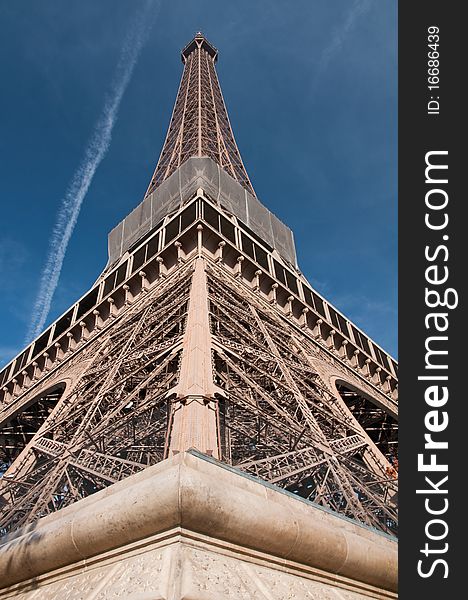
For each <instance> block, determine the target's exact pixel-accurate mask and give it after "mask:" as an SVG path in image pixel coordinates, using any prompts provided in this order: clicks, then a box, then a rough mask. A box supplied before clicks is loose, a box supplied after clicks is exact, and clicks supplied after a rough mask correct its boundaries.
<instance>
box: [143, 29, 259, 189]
mask: <svg viewBox="0 0 468 600" xmlns="http://www.w3.org/2000/svg"><path fill="white" fill-rule="evenodd" d="M181 55H182V62H183V64H184V72H183V74H182V79H181V82H180V86H179V91H178V93H177V98H176V101H175V105H174V110H173V113H172V118H171V122H170V124H169V129H168V131H167V135H166V140H165V142H164V146H163V149H162V151H161V156H160V157H159V161H158V164H157V165H156V169H155V171H154V173H153V177H152V178H151V182H150V184H149V186H148V189H147V191H146V196H149V195H150V194H151V193H152V192H153V191H154V190H155V189H156V188H157V187H158V186H159V185H160V184H161V183H162V182H163V181H165V180H166V179H167V178H168V177H170V176H171V175H172V174H173V173H174V172H175V171H176V170H177V169H178V168H179V167H180V166H181V165H182V164H183V163H185V162H186V161H187V160H188V159H189V158H194V157H196V158H203V157H208V158H211V159H212V160H214V161H215V162H216V163H217V164H218V165H219V166H220V167H221V168H222V169H223V170H224V171H226V173H228V174H229V175H230V176H231V177H232V178H233V179H235V180H236V181H237V182H238V183H240V184H241V185H242V187H243V188H244V189H246V190H247V191H248V192H250V193H251V194H252V195H253V196H255V195H256V194H255V192H254V189H253V187H252V184H251V182H250V179H249V176H248V175H247V171H246V170H245V167H244V164H243V162H242V159H241V156H240V153H239V149H238V148H237V144H236V141H235V139H234V134H233V132H232V128H231V124H230V122H229V117H228V114H227V110H226V105H225V103H224V98H223V94H222V92H221V88H220V85H219V81H218V75H217V73H216V69H215V63H216V61H217V58H218V51H217V49H216V48H215V47H214V46H213V45H212V44H210V42H208V40H207V39H206V38H205V36H204V35H203V34H202V33H200V32H199V33H197V34H196V35H195V37H194V38H193V40H192V41H191V42H189V43H188V44H187V46H185V48H184V49H183V50H182V54H181ZM146 196H145V197H146Z"/></svg>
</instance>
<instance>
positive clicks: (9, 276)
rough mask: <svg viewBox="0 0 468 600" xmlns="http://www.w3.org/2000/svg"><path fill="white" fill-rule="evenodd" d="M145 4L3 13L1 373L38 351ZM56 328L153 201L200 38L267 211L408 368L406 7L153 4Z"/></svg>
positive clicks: (22, 8) (343, 306) (76, 244)
mask: <svg viewBox="0 0 468 600" xmlns="http://www.w3.org/2000/svg"><path fill="white" fill-rule="evenodd" d="M144 4H145V0H133V1H132V2H129V1H124V0H100V1H99V2H96V1H95V0H80V2H71V1H67V2H65V1H63V0H41V2H37V1H35V0H22V1H21V2H2V3H1V4H0V55H1V56H2V60H1V61H0V81H2V93H1V94H0V203H1V224H2V226H1V227H0V290H1V294H0V365H1V364H4V363H6V362H8V361H9V360H10V359H11V358H12V357H13V356H14V355H15V354H17V353H18V352H19V351H20V350H21V349H22V347H23V345H24V340H25V337H26V335H27V331H28V328H29V327H30V324H31V322H32V317H33V315H32V309H33V308H32V307H33V304H34V302H35V299H36V295H37V293H38V289H39V281H40V276H41V271H42V269H43V267H44V263H45V260H46V257H47V252H48V242H49V238H50V236H51V233H52V229H53V227H54V223H55V219H56V216H57V211H58V209H59V205H60V201H61V200H62V198H63V196H64V194H65V192H66V190H67V187H68V186H69V184H70V181H71V179H72V177H73V175H74V173H75V171H76V169H77V168H78V166H79V164H80V161H81V159H82V157H83V154H84V151H85V148H86V146H87V142H88V140H89V139H90V137H91V136H92V133H93V130H94V127H95V125H96V122H97V120H98V118H99V115H100V114H101V111H102V108H103V105H104V102H105V98H106V94H107V93H108V92H109V90H110V88H111V85H112V81H113V77H114V74H115V70H116V66H117V63H118V61H119V56H120V53H121V49H122V44H123V40H124V39H125V37H126V35H127V33H128V29H129V26H130V25H129V24H130V23H131V22H132V21H133V20H134V18H135V16H136V15H137V13H138V12H139V11H141V10H142V7H143V5H144ZM153 4H154V10H155V13H156V19H155V23H154V26H153V27H152V30H151V32H150V34H149V38H148V40H147V42H146V43H145V45H144V47H143V49H142V51H141V54H140V56H139V60H138V63H137V64H136V67H135V69H134V72H133V76H132V78H131V80H130V82H129V85H128V87H127V89H126V92H125V94H124V96H123V98H122V101H121V104H120V108H119V112H118V119H117V121H116V123H115V126H114V128H113V132H112V140H111V143H110V147H109V150H108V152H107V154H106V156H105V157H104V159H103V161H102V163H101V164H100V166H99V168H98V169H97V171H96V174H95V176H94V179H93V181H92V183H91V186H90V188H89V191H88V193H87V195H86V197H85V199H84V202H83V205H82V209H81V213H80V216H79V219H78V222H77V224H76V228H75V230H74V233H73V236H72V238H71V241H70V244H69V246H68V251H67V254H66V257H65V261H64V264H63V269H62V273H61V277H60V280H59V285H58V287H57V290H56V292H55V295H54V298H53V302H52V307H51V311H50V314H49V319H48V322H50V321H52V320H54V319H55V318H56V317H57V316H59V315H60V314H61V313H62V312H63V311H65V310H66V309H67V308H68V307H69V306H70V304H72V303H73V302H74V301H75V300H76V299H77V298H79V297H80V296H81V295H82V294H83V293H84V292H85V291H86V290H87V289H88V288H89V287H90V286H91V285H92V284H93V282H94V281H95V279H96V278H97V276H98V275H99V273H100V272H101V270H102V268H103V267H104V265H105V263H106V258H107V233H108V232H109V231H110V230H111V229H112V228H113V227H114V226H115V225H116V224H117V223H118V222H119V221H120V220H121V219H122V218H123V217H125V215H126V214H128V213H129V212H130V211H131V210H132V208H134V207H135V206H136V205H137V204H138V203H139V202H140V201H141V199H142V197H143V195H144V193H145V190H146V187H147V185H148V182H149V179H150V178H151V175H152V172H153V169H154V166H155V164H156V162H157V159H158V156H159V152H160V150H161V146H162V143H163V140H164V136H165V133H166V129H167V126H168V123H169V119H170V115H171V111H172V107H173V103H174V99H175V95H176V92H177V87H178V84H179V80H180V75H181V72H182V64H181V62H180V56H179V53H180V49H181V48H182V47H183V46H184V45H185V44H186V43H187V42H188V41H189V40H190V39H191V38H192V37H193V34H194V33H195V32H196V31H197V30H201V31H203V33H204V34H205V35H206V36H207V38H208V39H209V40H210V41H211V42H212V43H213V44H214V45H215V46H217V48H218V49H219V52H220V56H219V61H218V65H217V67H218V74H219V78H220V82H221V86H222V89H223V93H224V97H225V100H226V104H227V107H228V111H229V115H230V119H231V123H232V126H233V129H234V134H235V136H236V139H237V143H238V145H239V148H240V151H241V154H242V157H243V160H244V163H245V165H246V168H247V171H248V173H249V176H250V178H251V180H252V183H253V185H254V188H255V190H256V192H257V195H258V197H259V198H260V199H261V200H262V202H263V203H264V204H266V205H267V206H268V207H269V208H270V210H272V211H273V212H274V213H276V214H277V215H278V216H279V217H280V218H281V219H282V220H283V221H284V222H285V223H286V224H288V225H289V226H290V227H291V228H292V229H293V231H294V234H295V240H296V246H297V253H298V260H299V265H300V268H301V270H302V271H303V273H304V274H305V275H306V277H307V278H308V279H309V281H310V282H311V283H312V285H313V286H314V287H315V288H316V289H317V290H318V291H319V292H321V293H322V294H323V295H324V296H325V297H326V298H327V299H328V300H330V301H331V302H332V303H333V304H335V305H336V306H337V307H338V308H339V309H340V310H342V311H343V312H344V313H345V314H346V315H347V316H348V317H349V318H351V319H352V320H353V321H355V322H356V323H357V324H358V325H359V326H360V327H361V328H362V329H364V331H366V332H367V333H368V334H369V335H370V336H371V337H372V338H373V339H375V341H376V342H378V343H379V344H380V345H382V346H383V347H384V348H385V349H386V350H388V351H389V352H390V353H391V354H393V355H395V356H396V354H397V40H396V37H397V30H396V27H397V9H396V1H392V0H390V1H388V2H377V0H333V1H330V0H296V1H295V2H289V3H287V2H280V1H278V0H268V1H265V0H256V1H255V2H252V1H251V0H237V1H236V2H219V0H218V1H208V0H199V1H197V2H193V1H189V0H183V1H179V2H168V1H167V0H162V2H159V0H153Z"/></svg>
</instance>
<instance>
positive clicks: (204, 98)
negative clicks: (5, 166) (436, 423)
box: [0, 34, 398, 533]
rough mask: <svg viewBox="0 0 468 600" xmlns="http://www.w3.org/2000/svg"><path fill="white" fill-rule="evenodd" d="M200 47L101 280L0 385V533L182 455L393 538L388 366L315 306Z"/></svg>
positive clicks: (317, 300)
mask: <svg viewBox="0 0 468 600" xmlns="http://www.w3.org/2000/svg"><path fill="white" fill-rule="evenodd" d="M216 58H217V51H216V49H215V48H214V47H213V46H212V45H211V44H210V43H209V42H208V41H207V40H206V39H205V38H204V37H203V36H202V35H201V34H197V35H196V36H195V38H194V39H193V40H192V42H190V44H188V46H186V47H185V48H184V50H183V52H182V59H183V62H184V73H183V75H182V82H181V85H180V88H179V92H178V95H177V99H176V103H175V108H174V113H173V116H172V120H171V123H170V127H169V131H168V134H167V137H166V141H165V144H164V147H163V150H162V153H161V157H160V159H159V162H158V165H157V167H156V170H155V172H154V175H153V177H152V180H151V183H150V186H149V188H148V191H147V193H146V195H145V198H144V200H143V202H142V203H141V204H140V205H139V206H138V207H137V208H136V209H135V211H133V212H132V213H131V214H130V215H129V216H128V217H126V219H124V221H123V222H122V223H121V224H120V225H119V226H118V227H117V228H116V229H115V230H114V231H113V232H111V234H110V235H109V262H108V264H107V265H106V267H105V269H104V271H103V273H102V274H101V276H100V277H99V279H98V280H97V282H96V284H95V285H94V286H93V288H92V289H91V290H89V291H88V292H87V293H86V294H85V295H84V296H83V297H82V298H80V299H79V300H78V301H77V302H76V303H75V304H74V305H73V306H72V307H71V308H70V309H69V310H68V311H67V312H66V313H65V314H64V315H62V317H60V318H59V319H57V321H55V322H54V323H53V324H52V325H51V326H50V327H49V328H48V329H47V330H46V331H45V332H44V333H43V334H42V335H41V336H39V337H38V338H37V339H36V340H34V342H32V343H31V344H30V346H28V347H27V348H25V349H24V351H23V352H21V353H20V354H19V355H18V356H17V357H16V358H15V359H14V360H13V361H12V362H11V363H10V364H9V365H7V367H6V368H5V369H3V371H2V372H1V373H0V441H1V449H0V461H1V463H2V464H3V467H2V471H3V472H4V473H3V476H2V477H1V479H0V530H1V531H2V533H7V532H10V531H12V530H16V529H17V528H19V527H22V526H24V525H27V524H30V523H33V522H35V521H36V520H37V519H38V518H40V517H42V516H44V515H47V514H49V513H51V512H53V511H57V510H60V509H61V508H63V507H66V506H68V505H70V504H72V503H74V502H76V501H77V500H79V499H81V498H84V497H86V496H89V495H91V494H93V493H94V492H96V491H97V490H100V489H102V488H104V487H107V486H110V485H112V484H113V483H115V482H117V481H119V480H121V479H124V478H126V477H128V476H129V475H131V474H133V473H136V472H137V471H141V470H143V469H145V468H147V467H148V466H150V465H154V464H156V463H158V462H160V461H163V460H165V459H166V458H168V457H171V456H174V455H176V454H178V453H179V452H182V451H185V450H187V449H189V448H195V449H197V450H199V451H200V452H203V453H204V454H207V455H209V456H212V457H213V458H215V459H218V460H220V461H223V462H224V463H227V464H228V465H231V466H232V467H234V468H236V469H239V470H241V471H244V472H245V473H248V474H251V475H252V476H255V477H258V478H261V479H262V480H265V481H267V482H270V483H271V484H274V485H275V486H279V487H281V488H284V489H285V490H288V491H289V492H291V493H293V494H296V495H298V496H300V497H302V498H304V499H307V500H310V501H313V502H315V503H317V504H319V505H322V506H324V507H327V508H329V509H331V510H333V511H336V512H338V513H340V514H342V515H344V516H347V517H349V518H351V519H355V520H357V521H359V522H361V523H365V524H367V525H369V526H371V527H375V528H377V529H379V530H382V531H385V532H389V533H395V531H396V527H397V510H396V498H397V483H396V481H397V470H398V467H397V465H398V463H397V413H398V399H397V395H398V385H397V364H396V362H395V361H394V360H393V359H392V358H391V357H390V356H389V355H388V354H387V353H386V352H385V351H384V350H383V349H382V348H380V347H379V346H378V345H377V344H375V342H373V341H372V340H371V339H369V337H368V336H366V335H365V334H364V333H363V332H362V331H361V330H359V328H358V327H357V326H356V325H354V324H353V323H352V322H351V321H349V319H347V318H346V317H345V316H344V315H343V314H341V313H340V312H339V311H338V310H337V309H336V308H334V307H333V306H332V305H331V304H330V303H329V302H327V301H326V300H325V299H324V298H323V297H321V296H320V295H319V294H318V293H317V292H316V291H315V290H314V289H313V288H312V287H311V286H310V284H309V283H308V282H307V280H306V279H305V278H304V276H303V275H302V274H301V272H300V271H299V269H298V267H297V263H296V258H295V251H294V243H293V241H292V234H291V232H290V230H289V229H288V228H287V227H286V226H285V225H284V224H282V223H281V221H279V219H277V218H276V217H275V216H274V215H273V214H272V213H271V212H270V211H269V210H268V209H267V208H266V207H265V206H264V205H263V204H261V202H260V201H259V200H258V198H257V197H256V195H255V194H254V192H253V188H252V186H251V184H250V181H249V178H248V176H247V173H246V171H245V168H244V166H243V164H242V160H241V158H240V154H239V151H238V149H237V146H236V143H235V140H234V137H233V134H232V130H231V126H230V124H229V120H228V117H227V112H226V108H225V105H224V101H223V98H222V94H221V91H220V87H219V83H218V79H217V75H216V71H215V66H214V65H215V61H216Z"/></svg>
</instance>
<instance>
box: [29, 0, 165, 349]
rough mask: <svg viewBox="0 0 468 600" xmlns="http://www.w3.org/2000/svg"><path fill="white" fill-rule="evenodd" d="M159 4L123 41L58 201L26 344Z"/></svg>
mask: <svg viewBox="0 0 468 600" xmlns="http://www.w3.org/2000/svg"><path fill="white" fill-rule="evenodd" d="M160 5H161V0H146V1H145V3H144V5H143V7H142V9H141V10H140V11H139V12H138V14H137V16H136V17H135V19H134V22H133V23H132V25H131V27H130V30H129V32H128V34H127V36H126V38H125V40H124V45H123V47H122V50H121V53H120V58H119V62H118V64H117V68H116V72H115V75H114V78H113V80H112V83H111V88H110V90H109V92H108V93H107V94H106V98H105V102H104V108H103V110H102V113H101V115H100V117H99V119H98V121H97V123H96V126H95V128H94V131H93V133H92V135H91V138H90V140H89V142H88V145H87V147H86V150H85V153H84V157H83V158H82V160H81V163H80V165H79V166H78V169H77V170H76V172H75V174H74V175H73V177H72V180H71V182H70V184H69V186H68V188H67V190H66V192H65V196H64V197H63V199H62V200H61V202H60V208H59V211H58V214H57V220H56V223H55V226H54V228H53V230H52V235H51V237H50V240H49V250H48V254H47V259H46V263H45V265H44V268H43V270H42V273H41V278H40V283H39V291H38V293H37V297H36V300H35V302H34V306H33V314H32V321H31V323H30V326H29V329H28V334H27V338H26V343H28V342H29V341H31V340H32V339H34V338H35V337H36V336H37V335H39V333H41V331H42V329H43V328H44V324H45V322H46V319H47V316H48V314H49V310H50V305H51V303H52V298H53V296H54V293H55V290H56V288H57V284H58V281H59V277H60V272H61V270H62V265H63V260H64V258H65V253H66V251H67V247H68V243H69V241H70V238H71V236H72V233H73V230H74V228H75V225H76V221H77V219H78V215H79V214H80V209H81V205H82V203H83V200H84V198H85V196H86V194H87V192H88V189H89V186H90V185H91V182H92V180H93V177H94V174H95V173H96V170H97V168H98V167H99V165H100V163H101V161H102V159H103V158H104V156H105V155H106V153H107V151H108V149H109V146H110V142H111V139H112V130H113V128H114V124H115V122H116V120H117V114H118V111H119V107H120V102H121V100H122V97H123V95H124V93H125V90H126V89H127V86H128V83H129V81H130V79H131V77H132V74H133V70H134V68H135V65H136V63H137V60H138V57H139V55H140V52H141V49H142V47H143V45H144V43H145V41H146V39H147V37H148V35H149V32H150V30H151V28H152V26H153V24H154V21H155V19H156V16H157V14H158V12H159V8H160Z"/></svg>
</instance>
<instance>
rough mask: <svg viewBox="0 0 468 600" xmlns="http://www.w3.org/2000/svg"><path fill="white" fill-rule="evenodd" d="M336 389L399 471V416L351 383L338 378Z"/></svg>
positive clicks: (357, 419) (335, 383) (373, 440)
mask: <svg viewBox="0 0 468 600" xmlns="http://www.w3.org/2000/svg"><path fill="white" fill-rule="evenodd" d="M334 387H335V389H336V391H337V393H338V394H339V396H340V397H341V399H342V400H343V402H344V403H345V405H346V407H347V408H348V410H349V411H350V412H351V414H352V415H353V417H354V418H355V419H356V421H357V422H358V423H359V425H360V426H361V427H362V428H363V430H364V431H365V432H366V434H367V435H368V436H369V437H370V439H371V440H372V442H373V443H374V444H375V446H376V447H377V448H378V449H379V450H380V452H381V453H382V454H383V455H384V456H385V458H386V459H387V460H388V461H389V463H390V464H391V465H392V466H393V468H394V469H395V470H396V471H398V419H397V415H396V414H394V413H391V412H390V411H389V410H388V409H386V408H385V407H383V406H382V405H381V404H379V402H378V400H376V398H373V397H372V396H370V395H369V394H368V393H366V392H365V391H363V390H362V389H361V388H359V387H358V386H356V385H353V384H352V383H350V382H349V381H346V380H344V379H340V378H336V379H335V380H334Z"/></svg>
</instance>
